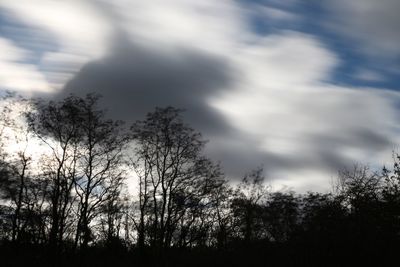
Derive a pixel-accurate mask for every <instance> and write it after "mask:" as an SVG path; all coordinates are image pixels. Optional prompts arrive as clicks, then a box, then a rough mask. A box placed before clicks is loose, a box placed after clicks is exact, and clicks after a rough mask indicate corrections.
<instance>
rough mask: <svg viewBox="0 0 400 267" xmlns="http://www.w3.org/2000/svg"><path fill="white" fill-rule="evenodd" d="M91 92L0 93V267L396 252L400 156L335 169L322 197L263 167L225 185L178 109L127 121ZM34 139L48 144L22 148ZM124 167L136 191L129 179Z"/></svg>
mask: <svg viewBox="0 0 400 267" xmlns="http://www.w3.org/2000/svg"><path fill="white" fill-rule="evenodd" d="M97 101H98V96H95V95H88V96H87V97H85V98H79V97H76V96H70V97H68V98H65V99H63V100H61V101H58V102H45V101H26V100H22V99H17V100H15V99H14V98H12V97H11V98H10V97H8V98H6V99H3V106H4V107H3V113H2V114H3V115H2V117H1V118H0V119H1V128H0V138H1V145H0V152H1V153H0V154H1V155H0V156H1V157H0V197H1V200H0V253H1V255H0V256H1V265H2V266H350V265H356V266H363V265H371V264H374V265H379V266H385V265H389V263H390V262H391V261H392V260H394V259H395V256H396V253H397V251H398V249H399V247H400V246H399V245H400V167H399V166H400V165H399V161H400V158H399V156H398V155H395V156H394V164H393V167H392V168H386V167H384V168H383V170H382V171H381V172H373V171H370V170H369V168H368V167H365V166H361V165H355V166H354V168H353V169H346V170H342V171H340V172H339V176H338V178H337V179H336V181H335V183H334V186H333V190H332V192H331V193H328V194H322V193H314V192H310V193H307V194H304V195H299V194H296V193H295V192H286V191H285V192H273V191H271V190H270V188H269V187H267V186H266V185H265V183H264V176H263V169H262V168H258V169H255V170H253V171H251V172H249V173H248V174H247V175H245V177H244V178H243V180H242V181H241V183H239V184H238V185H237V186H233V185H231V184H230V183H228V179H226V178H225V177H224V174H223V173H222V171H221V168H220V166H219V165H218V164H216V163H214V162H212V161H211V160H210V159H208V158H207V157H206V156H205V155H204V154H203V148H204V146H205V145H206V142H205V141H204V140H203V139H202V137H201V135H200V133H198V132H196V131H194V130H193V129H192V128H191V127H190V126H188V125H187V124H185V123H184V122H183V121H182V117H181V110H178V109H175V108H172V107H167V108H157V109H156V110H155V111H154V112H152V113H149V114H148V116H147V117H146V118H145V119H144V120H142V121H137V122H136V123H134V124H133V125H132V126H131V128H130V130H127V129H126V128H124V127H123V123H122V122H119V121H113V120H110V119H108V118H107V116H106V113H105V111H104V110H101V109H99V108H98V107H97ZM21 107H22V108H21ZM10 132H11V133H12V134H10ZM35 142H36V144H41V145H42V147H43V149H41V150H40V151H38V150H37V149H36V150H30V147H31V146H32V143H35ZM10 144H11V145H14V144H17V145H18V144H19V145H20V146H17V147H18V149H14V150H12V149H10ZM128 178H129V179H131V181H130V182H129V183H133V181H134V182H135V183H136V189H135V190H131V191H129V190H127V186H126V184H127V183H128Z"/></svg>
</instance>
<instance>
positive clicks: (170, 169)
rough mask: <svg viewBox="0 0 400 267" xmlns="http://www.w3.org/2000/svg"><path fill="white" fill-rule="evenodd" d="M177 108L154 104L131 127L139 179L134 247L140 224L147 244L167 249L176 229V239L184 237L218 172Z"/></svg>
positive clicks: (199, 211) (202, 143) (197, 134)
mask: <svg viewBox="0 0 400 267" xmlns="http://www.w3.org/2000/svg"><path fill="white" fill-rule="evenodd" d="M180 113H181V110H179V109H175V108H172V107H167V108H157V109H156V110H155V111H154V112H152V113H149V114H148V115H147V118H146V120H144V121H138V122H136V123H135V124H134V125H133V126H132V134H133V139H134V141H135V145H136V147H135V155H136V161H135V162H134V167H135V170H136V174H137V176H138V179H139V210H140V216H139V217H140V218H139V223H138V229H137V231H138V242H139V243H138V244H139V246H143V244H144V239H145V238H144V235H145V225H146V224H148V226H149V227H150V230H149V231H148V235H149V241H150V244H151V245H152V246H155V247H158V248H162V247H164V248H168V247H169V246H170V245H171V244H172V243H173V239H174V236H176V234H177V233H178V232H179V233H178V239H179V240H181V241H180V242H182V240H183V239H186V237H187V231H188V228H190V227H191V226H193V223H194V222H195V221H196V220H197V219H199V216H200V213H201V212H203V211H204V209H205V207H204V206H203V205H205V203H204V201H205V200H206V198H207V196H208V194H209V192H210V189H209V188H208V187H207V185H209V184H210V182H209V180H213V179H218V178H219V176H220V175H221V174H220V171H219V168H218V167H217V166H215V165H214V164H213V163H212V162H211V161H209V160H208V159H206V158H204V157H203V156H202V155H201V152H202V149H203V147H204V144H205V141H203V140H202V138H201V135H200V134H199V133H197V132H195V131H194V130H193V129H192V128H190V127H189V126H187V125H186V124H184V123H183V121H182V118H181V114H180ZM194 208H195V209H194ZM150 211H151V212H150ZM145 219H147V221H148V223H146V222H145ZM189 242H191V241H189Z"/></svg>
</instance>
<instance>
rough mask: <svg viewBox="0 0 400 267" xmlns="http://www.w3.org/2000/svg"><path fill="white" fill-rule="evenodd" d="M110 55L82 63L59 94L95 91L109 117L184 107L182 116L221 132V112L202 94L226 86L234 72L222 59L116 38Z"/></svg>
mask: <svg viewBox="0 0 400 267" xmlns="http://www.w3.org/2000/svg"><path fill="white" fill-rule="evenodd" d="M110 51H111V52H110V53H109V55H107V56H106V57H104V58H103V59H101V60H97V61H93V62H89V63H88V64H86V65H84V66H83V68H82V69H81V70H80V71H79V72H78V74H77V75H76V76H75V77H74V78H73V79H72V80H71V81H69V82H68V83H67V84H66V85H65V88H64V90H63V91H62V92H61V96H65V95H67V94H70V93H72V94H76V95H84V94H87V93H90V92H96V93H99V94H101V95H102V96H103V102H104V104H105V106H106V107H107V108H108V109H109V113H110V115H111V116H113V117H116V118H119V119H123V120H126V121H134V120H136V119H142V118H143V117H144V115H145V114H146V113H147V112H150V111H152V110H153V109H154V108H155V107H165V106H174V107H177V108H183V109H185V110H187V112H185V117H186V119H187V120H188V121H189V122H190V123H191V124H192V125H193V127H195V128H196V129H198V130H200V131H204V132H205V133H208V134H214V133H217V132H226V131H228V130H229V129H228V128H229V127H228V125H227V124H226V122H225V121H224V119H223V118H222V117H221V115H220V114H219V113H218V112H216V111H214V110H213V109H212V108H210V107H209V106H208V103H207V99H208V98H209V97H211V96H213V95H215V94H218V93H219V92H221V91H222V90H226V89H227V88H229V87H230V86H231V83H232V79H233V78H232V77H233V73H232V70H231V69H230V67H229V65H228V64H227V62H225V61H224V60H222V59H221V58H217V57H213V56H211V55H209V54H206V53H203V52H200V51H194V50H190V49H185V48H182V49H175V50H168V51H166V50H165V51H162V50H161V49H157V50H155V49H150V48H145V47H142V46H139V45H136V44H133V43H131V42H129V41H127V40H126V39H125V38H123V37H119V38H118V39H117V40H115V41H114V44H113V46H112V48H111V50H110Z"/></svg>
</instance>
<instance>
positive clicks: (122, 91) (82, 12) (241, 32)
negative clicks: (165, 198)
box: [0, 0, 400, 190]
mask: <svg viewBox="0 0 400 267" xmlns="http://www.w3.org/2000/svg"><path fill="white" fill-rule="evenodd" d="M384 1H385V2H387V5H386V6H388V7H380V6H379V4H375V2H374V3H373V1H372V0H371V1H370V0H368V1H366V5H365V6H363V5H360V4H359V2H357V1H353V2H354V3H353V2H351V3H350V2H346V3H344V2H343V1H342V0H340V1H339V2H340V3H342V4H343V6H346V8H345V9H342V8H341V6H340V5H339V4H336V2H335V3H334V2H333V1H331V2H330V3H329V5H331V7H332V10H331V11H329V12H330V13H329V14H330V16H329V17H327V19H326V23H328V22H329V23H330V26H329V27H331V28H330V29H335V31H337V32H339V33H340V34H342V35H343V36H347V37H348V38H349V39H352V40H354V39H355V40H357V41H358V42H359V47H360V49H363V50H362V51H365V53H371V54H373V53H372V52H374V51H375V52H376V51H378V50H379V49H381V50H382V51H384V53H383V54H385V55H387V57H391V56H393V55H395V54H396V53H397V52H398V50H397V49H398V47H397V46H395V45H394V44H395V43H396V44H397V43H398V42H397V41H398V38H397V37H398V36H400V35H398V34H397V35H396V33H397V29H398V28H397V27H398V25H399V24H396V21H397V17H393V18H392V16H391V15H388V18H383V19H382V21H381V20H380V19H381V17H382V16H383V14H386V13H385V12H386V11H385V10H386V9H387V8H389V6H390V7H391V10H390V11H389V12H390V14H392V12H394V11H392V10H397V9H395V6H396V4H395V3H394V2H390V3H389V0H384ZM295 2H296V3H298V2H297V1H291V2H290V3H291V4H290V5H287V4H285V5H283V4H279V3H282V1H280V2H279V3H278V1H275V0H274V1H266V4H265V5H264V7H263V9H262V10H255V9H254V8H255V7H260V6H259V5H256V4H254V5H243V4H239V3H238V1H228V0H221V1H187V0H154V1H122V0H115V1H112V2H107V1H68V2H66V1H57V2H54V1H47V0H44V1H34V4H32V1H25V0H21V1H2V3H1V4H0V5H1V6H2V7H3V8H5V9H7V10H9V12H10V14H11V13H13V14H14V15H15V17H16V18H18V19H19V20H21V21H24V22H25V23H26V24H28V25H32V27H35V28H38V29H40V30H41V31H43V32H46V33H50V36H54V40H53V41H54V42H55V43H56V44H57V45H56V46H55V47H53V48H52V49H50V48H47V47H46V46H43V47H41V51H40V53H38V52H37V51H35V52H36V54H40V55H38V60H37V63H36V65H35V64H33V63H32V62H29V60H28V58H29V54H30V52H32V51H27V50H26V49H25V50H24V49H21V47H17V46H16V45H11V46H10V45H8V48H7V51H10V52H9V53H7V57H8V58H0V62H2V63H0V64H4V62H8V63H7V64H12V65H13V66H15V68H16V69H15V70H17V69H18V70H24V68H26V67H29V68H33V69H34V70H35V72H34V73H36V74H37V75H39V76H41V77H42V81H44V82H43V83H44V84H46V82H47V85H48V86H49V87H51V88H55V89H56V88H63V90H61V91H56V90H55V91H54V93H55V95H56V97H60V96H64V95H66V94H68V93H76V94H84V93H87V92H92V91H96V92H98V93H101V94H102V95H103V96H104V98H103V103H104V105H105V106H107V107H108V109H109V112H110V114H111V115H112V116H114V117H116V118H121V119H126V120H129V121H132V120H135V119H142V118H143V115H144V114H145V113H146V112H148V111H151V110H152V109H153V108H154V107H155V106H166V105H173V106H176V107H181V108H185V109H187V114H186V119H187V121H188V122H189V123H190V124H191V125H192V126H193V127H194V128H196V129H198V130H200V131H202V132H203V133H204V134H205V137H206V138H207V139H210V143H209V145H208V146H207V153H209V154H210V155H211V157H213V158H214V159H216V160H221V161H222V164H223V166H224V167H225V170H226V172H227V174H228V176H229V177H231V178H232V179H237V178H239V177H240V176H241V175H242V174H243V173H245V172H246V171H248V170H249V169H250V168H255V167H257V166H259V165H264V166H265V169H266V172H267V175H268V178H269V179H270V181H271V183H273V184H274V185H275V186H277V185H278V184H279V185H282V184H285V185H288V186H293V187H295V189H300V190H307V189H318V190H323V189H326V188H328V187H329V179H330V178H331V177H332V176H334V175H336V171H337V170H338V169H339V168H342V167H343V166H344V165H347V164H352V163H353V162H354V161H366V162H370V163H371V164H373V165H376V166H379V164H381V163H384V162H385V161H386V160H387V158H388V157H389V158H390V150H391V149H392V148H393V144H395V143H398V142H399V138H398V133H399V127H398V126H397V122H398V114H399V111H398V109H397V107H396V105H397V103H398V102H399V100H400V99H399V93H396V92H393V91H392V92H391V91H386V90H383V89H379V90H378V89H374V88H352V87H343V86H334V85H332V84H330V83H329V82H328V81H330V80H331V78H332V74H333V73H334V71H335V70H336V68H337V67H339V66H340V65H341V64H343V62H342V61H343V60H345V59H342V60H340V59H339V57H338V55H336V53H334V52H333V51H331V50H330V49H329V48H328V47H327V46H326V45H324V43H323V42H322V41H321V40H320V39H319V38H318V36H315V35H311V34H304V33H301V32H298V31H284V30H281V29H279V28H277V29H275V30H274V31H273V32H274V34H270V33H269V34H264V35H258V34H257V33H256V32H254V29H253V28H252V27H253V26H254V25H252V21H253V19H254V17H253V16H263V17H262V18H263V19H264V18H265V19H266V20H268V23H269V24H270V25H274V27H278V26H279V25H280V23H281V22H282V21H284V22H285V23H295V22H294V21H296V23H297V22H298V21H299V20H301V19H304V18H301V17H300V16H299V15H295V14H294V13H293V12H292V11H293V9H291V8H290V6H291V5H294V3H295ZM360 2H361V1H360ZM285 3H286V2H285ZM327 6H328V4H326V7H327ZM289 10H290V11H289ZM363 10H364V11H363ZM367 16H371V21H370V22H368V25H369V26H364V25H363V24H362V23H359V22H358V20H359V21H366V18H367ZM381 29H384V30H381ZM378 30H379V33H378V32H377V33H376V34H374V31H378ZM369 35H370V36H372V37H368V36H369ZM396 36H397V37H396ZM379 39H380V41H379ZM13 49H14V50H13ZM10 62H11V63H10ZM37 70H39V71H37ZM15 73H17V71H15ZM21 73H23V71H22V72H21ZM361 74H362V75H359V77H361V78H371V76H373V75H371V73H370V74H368V73H367V74H368V75H365V72H364V73H361ZM39 76H38V77H39ZM43 77H45V78H43ZM375 78H377V77H375ZM14 79H15V78H13V80H14ZM31 80H34V79H28V78H26V77H21V78H20V81H22V82H24V83H26V84H32V83H33V82H31ZM38 80H40V79H38ZM1 83H2V84H4V81H2V82H1Z"/></svg>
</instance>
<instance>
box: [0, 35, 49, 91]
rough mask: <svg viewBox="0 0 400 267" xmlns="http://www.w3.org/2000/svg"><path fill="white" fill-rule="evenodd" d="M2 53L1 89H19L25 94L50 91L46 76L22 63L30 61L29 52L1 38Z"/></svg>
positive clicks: (0, 55) (31, 66) (0, 62)
mask: <svg viewBox="0 0 400 267" xmlns="http://www.w3.org/2000/svg"><path fill="white" fill-rule="evenodd" d="M0 51H1V54H0V70H1V71H0V86H1V89H3V90H4V89H6V90H11V89H17V90H20V91H24V92H34V91H45V92H49V91H50V88H49V86H48V84H47V82H46V79H45V77H44V75H43V74H42V73H41V72H40V71H39V70H38V69H37V67H36V66H35V65H33V64H25V63H21V61H24V60H27V59H29V57H30V53H29V51H26V50H24V49H21V48H19V47H17V46H16V45H14V44H13V43H12V42H11V41H9V40H7V39H4V38H1V37H0Z"/></svg>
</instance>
